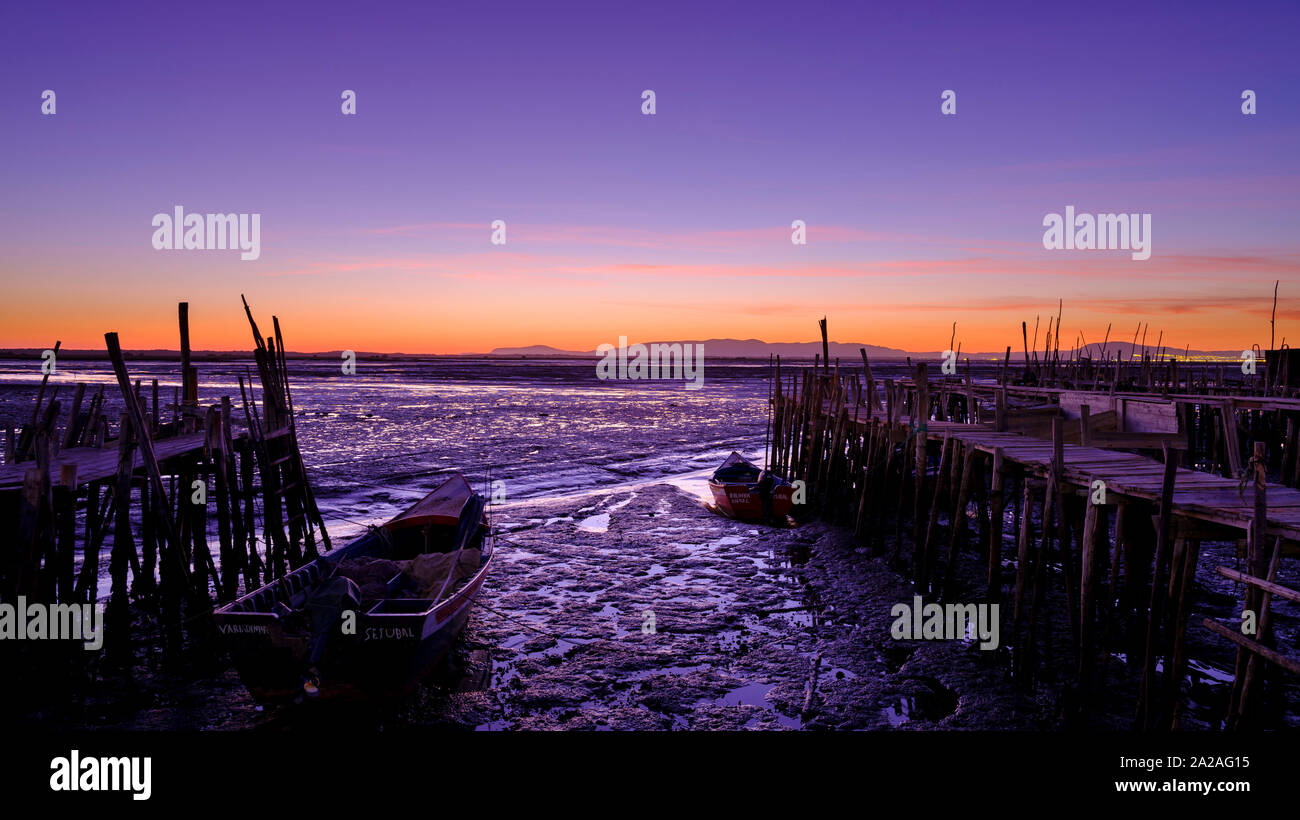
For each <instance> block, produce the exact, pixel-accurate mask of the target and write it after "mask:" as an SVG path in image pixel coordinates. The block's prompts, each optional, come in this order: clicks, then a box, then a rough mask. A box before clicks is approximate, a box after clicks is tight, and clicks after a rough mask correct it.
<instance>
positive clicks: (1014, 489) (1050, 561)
mask: <svg viewBox="0 0 1300 820" xmlns="http://www.w3.org/2000/svg"><path fill="white" fill-rule="evenodd" d="M824 333H825V327H824V325H823V334H824ZM823 338H825V337H823ZM1045 358H1048V359H1049V360H1050V357H1045ZM1144 358H1145V357H1144ZM1280 358H1281V359H1282V360H1283V361H1284V362H1285V361H1288V359H1287V357H1285V356H1282V357H1280ZM1277 360H1278V359H1277V358H1275V359H1274V360H1273V365H1274V366H1273V367H1271V368H1269V369H1267V370H1262V372H1261V374H1260V377H1259V378H1257V379H1246V380H1242V381H1239V382H1233V381H1232V380H1231V379H1228V378H1226V377H1223V376H1220V377H1214V376H1212V375H1211V374H1212V373H1213V372H1214V371H1215V370H1219V368H1220V367H1221V366H1216V365H1206V366H1204V367H1201V368H1196V367H1193V366H1189V365H1186V364H1180V363H1176V362H1161V363H1160V366H1158V367H1157V366H1156V363H1154V362H1153V361H1150V360H1147V361H1146V362H1144V364H1143V366H1142V367H1136V368H1133V367H1131V366H1129V365H1127V364H1126V363H1124V362H1119V361H1115V362H1111V363H1110V365H1109V367H1108V368H1107V367H1101V366H1098V365H1094V364H1092V363H1089V362H1079V361H1067V362H1059V361H1057V362H1055V365H1054V366H1055V368H1056V371H1057V375H1056V377H1055V378H1053V377H1051V375H1050V373H1049V372H1044V368H1042V367H1039V368H1038V371H1039V372H1038V373H1037V374H1034V372H1033V371H1034V369H1035V368H1034V364H1035V363H1034V362H1033V360H1032V359H1029V360H1027V362H1026V363H1025V364H1024V370H1021V369H1020V368H1019V367H1017V368H1012V367H1011V366H1010V361H1009V355H1008V358H1007V361H1006V362H1004V363H1003V364H1002V366H1001V367H1000V368H999V367H996V366H995V367H994V368H992V369H991V377H990V378H985V379H983V380H978V379H976V378H974V377H973V376H972V375H971V371H970V368H969V363H967V372H966V375H965V378H961V377H954V376H953V375H952V374H951V373H950V374H948V375H944V376H941V377H940V378H938V379H935V378H933V377H932V373H933V372H934V371H938V369H939V368H938V367H935V368H934V371H932V370H931V367H932V364H937V363H928V362H920V363H916V364H914V365H913V364H911V363H910V362H909V367H910V375H909V376H908V377H906V378H901V379H883V380H877V379H876V378H875V377H874V376H873V373H872V369H871V364H870V362H869V361H868V359H867V356H866V353H865V351H864V352H863V353H862V366H861V367H853V368H847V367H844V368H842V367H840V365H839V363H838V362H836V363H835V365H834V368H833V369H832V367H831V366H830V363H829V362H826V361H825V360H821V361H818V362H817V363H816V365H815V366H814V367H813V368H807V367H804V368H799V369H796V370H794V372H790V371H789V369H788V368H787V371H786V372H784V373H783V372H782V370H781V363H780V361H779V360H777V361H775V362H774V365H775V366H774V368H773V373H772V379H773V380H772V390H771V401H770V404H771V409H770V413H769V419H770V420H769V426H768V436H767V438H768V442H769V444H768V452H767V454H766V457H767V461H768V463H769V464H770V465H771V469H773V470H774V471H775V472H777V473H778V474H780V475H783V476H785V477H786V478H788V479H790V480H792V481H803V482H805V484H806V487H807V491H808V492H807V498H808V507H807V509H806V511H805V514H809V515H819V516H821V517H823V518H825V519H827V520H830V521H833V522H837V523H841V524H845V525H847V526H850V527H852V528H853V529H854V531H855V533H856V534H857V536H858V537H859V538H860V539H861V541H862V543H863V544H864V545H867V546H869V547H870V549H871V551H872V552H873V553H874V554H878V555H886V554H887V555H888V557H889V559H890V560H891V561H892V562H893V563H894V565H895V566H896V567H897V568H898V569H899V570H900V571H903V572H905V573H907V574H908V575H909V576H910V577H911V579H912V581H913V583H914V585H915V588H916V590H917V591H918V592H919V593H920V594H922V595H925V596H929V597H931V598H942V599H946V600H952V599H953V596H955V595H957V594H959V593H961V591H962V590H963V589H964V590H965V593H964V594H966V595H969V594H970V588H969V585H966V586H965V587H963V586H962V585H961V583H960V581H959V578H958V566H959V564H960V563H961V558H962V556H963V555H965V556H967V558H968V559H969V558H970V557H972V554H973V555H974V557H978V559H979V566H981V567H985V568H986V569H984V570H981V577H982V579H983V580H982V582H981V584H980V586H981V587H982V588H981V589H980V590H979V591H978V595H979V597H980V598H982V599H983V600H985V601H988V602H997V603H1002V604H1003V605H1004V607H1005V608H1006V609H1009V610H1010V620H1011V624H1012V627H1013V631H1014V633H1015V636H1016V637H1015V641H1016V642H1015V645H1014V647H1013V654H1014V658H1013V661H1014V663H1013V668H1014V675H1015V678H1016V680H1017V681H1018V682H1020V683H1022V684H1024V685H1030V684H1031V683H1032V681H1033V680H1034V678H1035V676H1036V675H1037V674H1038V672H1039V670H1040V667H1041V661H1042V655H1043V652H1044V642H1045V641H1046V640H1047V639H1046V638H1045V637H1044V635H1043V630H1044V623H1045V622H1046V621H1047V619H1049V618H1050V617H1051V611H1050V607H1051V604H1050V601H1051V597H1052V596H1050V595H1049V588H1054V587H1055V586H1056V585H1057V584H1059V587H1060V588H1059V590H1057V592H1058V593H1059V598H1060V599H1063V600H1064V602H1065V609H1066V610H1067V612H1066V615H1067V618H1068V622H1069V630H1070V632H1069V634H1070V640H1071V644H1072V646H1073V651H1074V653H1075V655H1074V658H1075V661H1077V666H1076V667H1075V669H1076V673H1075V676H1074V680H1073V683H1072V684H1071V687H1072V690H1073V694H1074V696H1073V697H1072V698H1071V699H1070V702H1071V703H1072V704H1074V705H1073V707H1072V709H1073V710H1074V711H1075V713H1076V716H1078V715H1083V716H1085V717H1086V715H1087V713H1088V711H1089V710H1090V709H1091V708H1093V707H1094V706H1095V705H1096V704H1097V703H1098V699H1099V698H1101V697H1103V696H1104V693H1105V688H1106V685H1107V680H1108V679H1107V674H1106V668H1107V666H1108V664H1109V663H1110V657H1111V654H1112V653H1115V652H1122V653H1123V654H1124V655H1125V656H1126V658H1127V664H1129V665H1130V666H1131V669H1132V670H1133V671H1134V673H1135V674H1140V678H1141V686H1140V691H1139V693H1138V696H1137V699H1138V708H1137V712H1136V714H1135V715H1134V721H1135V722H1134V725H1135V726H1136V727H1138V728H1141V729H1145V730H1150V731H1158V730H1169V729H1175V728H1178V727H1179V726H1180V725H1181V716H1182V714H1183V710H1184V708H1185V700H1186V699H1185V695H1184V693H1183V692H1182V691H1181V686H1182V681H1183V678H1184V675H1185V673H1186V670H1187V668H1188V667H1187V663H1188V650H1187V632H1188V629H1189V628H1196V629H1207V630H1209V631H1210V632H1212V633H1214V635H1216V636H1218V637H1222V638H1226V639H1227V640H1229V641H1231V642H1232V643H1233V644H1235V645H1236V647H1237V650H1238V660H1237V665H1236V672H1235V680H1234V684H1233V688H1232V694H1231V700H1230V704H1229V708H1228V713H1227V714H1225V715H1224V716H1223V725H1224V726H1225V727H1228V728H1232V729H1236V728H1247V727H1251V728H1254V727H1260V726H1261V725H1263V724H1262V720H1263V716H1262V715H1261V714H1260V711H1261V710H1260V709H1259V708H1258V707H1259V702H1260V700H1261V689H1262V688H1263V685H1264V680H1265V676H1264V675H1263V674H1262V671H1263V669H1264V668H1265V667H1266V666H1267V667H1272V668H1276V669H1280V670H1285V671H1286V672H1288V673H1295V674H1300V660H1298V659H1296V658H1293V657H1290V656H1288V655H1286V654H1285V653H1284V652H1279V651H1277V649H1276V648H1275V647H1276V646H1277V645H1278V644H1277V641H1276V636H1275V635H1273V634H1272V631H1271V624H1270V623H1269V620H1270V619H1269V609H1270V605H1271V602H1272V600H1273V599H1274V598H1275V597H1281V598H1285V599H1287V600H1291V601H1300V593H1297V592H1296V591H1294V590H1290V589H1288V588H1286V587H1284V586H1282V585H1280V584H1277V583H1276V577H1277V573H1278V568H1279V564H1280V561H1281V560H1282V558H1283V557H1284V556H1285V557H1290V556H1294V555H1296V554H1297V551H1296V550H1295V546H1296V545H1297V544H1300V490H1297V489H1294V487H1295V486H1296V485H1297V483H1300V482H1298V481H1297V479H1298V478H1300V459H1297V458H1296V444H1297V441H1296V437H1297V434H1298V432H1300V398H1297V397H1296V395H1295V393H1296V388H1295V387H1294V386H1291V382H1292V381H1294V379H1295V377H1296V376H1297V375H1300V365H1298V366H1296V367H1295V368H1293V372H1292V373H1291V374H1290V375H1289V376H1288V374H1287V373H1286V368H1285V367H1283V368H1282V369H1281V372H1280V373H1279V370H1278V367H1277V366H1276V362H1277ZM1013 374H1027V376H1033V378H1024V379H1023V381H1030V382H1033V383H1032V384H1028V385H1027V384H1024V383H1021V384H1014V383H1012V380H1011V377H1012V375H1013ZM1121 384H1122V385H1124V386H1125V388H1126V389H1124V390H1118V389H1116V388H1117V386H1119V385H1121ZM1094 409H1095V410H1097V411H1098V412H1092V411H1093V410H1094ZM1243 453H1244V454H1245V455H1243ZM1180 460H1181V461H1182V463H1184V464H1187V465H1189V467H1190V466H1196V467H1199V469H1189V468H1184V467H1179V466H1178V465H1179V463H1180ZM1269 475H1272V476H1274V477H1275V478H1276V479H1278V480H1275V481H1273V482H1269V481H1267V480H1266V478H1267V477H1268V476H1269ZM1205 541H1213V542H1230V543H1236V544H1238V546H1239V554H1240V555H1242V556H1244V560H1245V563H1244V571H1243V570H1239V569H1233V568H1231V567H1215V566H1202V563H1203V562H1202V560H1201V557H1200V553H1201V549H1200V547H1201V543H1202V542H1205ZM1004 553H1007V554H1005V555H1004ZM1004 562H1005V564H1006V565H1009V566H1014V574H1012V573H1011V572H1010V571H1008V570H1007V567H1006V566H1004ZM1198 571H1199V572H1201V573H1202V574H1204V573H1207V572H1209V573H1214V572H1217V573H1218V574H1219V575H1221V576H1223V577H1224V578H1228V579H1230V580H1233V581H1235V582H1237V583H1239V584H1241V587H1240V588H1241V589H1242V590H1243V600H1242V601H1241V608H1240V609H1238V610H1237V613H1241V612H1242V611H1243V610H1245V611H1249V612H1251V613H1253V615H1254V616H1255V623H1256V629H1255V631H1254V632H1253V633H1251V634H1243V632H1242V630H1241V627H1242V622H1240V621H1237V622H1228V623H1227V624H1224V623H1219V622H1218V621H1214V620H1211V619H1204V620H1201V621H1197V620H1195V619H1194V618H1193V609H1194V607H1195V605H1196V589H1195V585H1194V584H1193V579H1194V578H1195V577H1196V575H1197V572H1198Z"/></svg>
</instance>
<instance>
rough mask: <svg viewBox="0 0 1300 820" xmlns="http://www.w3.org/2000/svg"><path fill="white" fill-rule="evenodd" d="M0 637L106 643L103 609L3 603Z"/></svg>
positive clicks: (95, 645)
mask: <svg viewBox="0 0 1300 820" xmlns="http://www.w3.org/2000/svg"><path fill="white" fill-rule="evenodd" d="M0 641H81V642H83V643H84V644H85V648H86V649H87V650H90V651H94V650H97V649H99V648H100V647H101V646H103V645H104V609H103V607H100V606H96V605H94V604H42V603H38V602H31V603H28V601H27V599H26V598H25V597H23V596H22V595H19V596H18V602H17V603H16V604H10V603H0Z"/></svg>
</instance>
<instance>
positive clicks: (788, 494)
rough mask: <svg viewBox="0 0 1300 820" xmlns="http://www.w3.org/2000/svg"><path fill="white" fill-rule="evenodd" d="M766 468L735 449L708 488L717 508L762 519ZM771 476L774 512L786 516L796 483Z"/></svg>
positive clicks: (741, 516) (743, 517)
mask: <svg viewBox="0 0 1300 820" xmlns="http://www.w3.org/2000/svg"><path fill="white" fill-rule="evenodd" d="M762 473H763V470H762V469H761V468H759V467H758V466H757V465H756V464H754V463H753V462H751V461H749V460H748V459H746V458H745V457H744V456H742V455H741V454H740V453H735V452H733V453H732V454H731V455H729V456H727V460H726V461H724V462H722V466H721V467H719V468H718V469H717V470H715V471H714V473H713V476H712V477H711V478H710V479H709V491H710V492H712V493H713V501H714V503H715V504H716V505H717V508H718V509H719V510H720V511H721V512H722V513H723V514H724V515H727V516H728V517H730V518H736V519H739V520H741V521H761V520H762V519H763V496H762V494H761V492H760V489H759V478H760V477H761V476H762ZM768 475H769V476H770V477H771V480H772V488H771V493H772V516H773V517H774V518H777V519H781V518H784V517H785V516H786V515H788V514H789V513H790V508H791V506H793V503H794V502H793V500H792V499H793V496H794V487H793V486H792V485H791V484H790V482H788V481H786V480H785V479H784V478H781V477H780V476H777V475H772V474H771V473H769V474H768Z"/></svg>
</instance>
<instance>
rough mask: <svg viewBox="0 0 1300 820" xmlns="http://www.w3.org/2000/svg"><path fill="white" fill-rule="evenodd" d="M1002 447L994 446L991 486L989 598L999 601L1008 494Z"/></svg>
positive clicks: (995, 601)
mask: <svg viewBox="0 0 1300 820" xmlns="http://www.w3.org/2000/svg"><path fill="white" fill-rule="evenodd" d="M1002 461H1003V453H1002V448H1001V447H994V448H993V467H992V469H993V475H992V478H991V479H990V481H991V484H990V487H989V543H988V556H989V578H988V583H989V588H988V599H989V601H990V602H992V603H997V602H998V599H999V598H1000V597H1002V528H1003V521H1002V519H1003V516H1004V514H1005V512H1006V494H1005V492H1004V489H1003V481H1004V480H1005V476H1004V474H1003V473H1004V471H1005V468H1004V466H1003V464H1002Z"/></svg>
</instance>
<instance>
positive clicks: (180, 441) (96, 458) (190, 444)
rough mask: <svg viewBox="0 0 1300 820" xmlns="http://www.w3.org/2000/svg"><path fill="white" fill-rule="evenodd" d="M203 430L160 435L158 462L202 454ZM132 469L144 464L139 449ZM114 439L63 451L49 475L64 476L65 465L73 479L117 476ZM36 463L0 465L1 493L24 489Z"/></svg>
mask: <svg viewBox="0 0 1300 820" xmlns="http://www.w3.org/2000/svg"><path fill="white" fill-rule="evenodd" d="M205 437H206V434H204V433H182V434H181V435H178V436H171V437H169V438H160V439H158V440H157V441H155V442H154V443H153V449H154V454H155V455H156V457H157V458H158V460H159V461H166V460H167V459H170V458H174V457H176V456H181V455H185V454H187V453H201V452H202V451H203V442H204V439H205ZM133 457H134V461H133V464H132V470H133V471H135V470H139V469H141V468H143V467H144V459H143V457H142V456H141V455H140V452H139V451H138V450H136V451H134V456H133ZM118 458H119V454H118V445H117V441H116V440H114V441H112V442H110V445H109V446H107V447H73V448H71V449H68V450H62V451H60V452H59V453H58V454H56V455H54V456H53V457H52V458H51V459H50V475H51V477H52V478H56V477H58V476H62V475H64V470H65V468H69V467H75V468H76V474H75V475H76V481H77V482H79V483H87V482H92V481H106V480H108V479H110V478H113V477H114V476H116V475H117V470H118V463H117V462H118ZM35 466H36V465H35V462H30V461H20V462H18V463H16V464H4V465H0V492H11V491H15V490H21V489H22V488H23V478H24V477H25V476H26V475H27V471H28V470H31V469H34V468H35Z"/></svg>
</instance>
